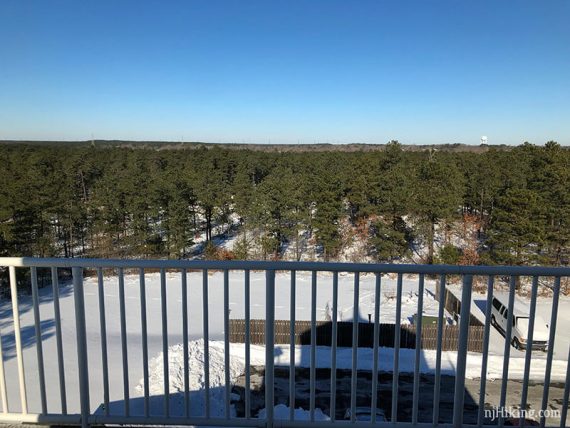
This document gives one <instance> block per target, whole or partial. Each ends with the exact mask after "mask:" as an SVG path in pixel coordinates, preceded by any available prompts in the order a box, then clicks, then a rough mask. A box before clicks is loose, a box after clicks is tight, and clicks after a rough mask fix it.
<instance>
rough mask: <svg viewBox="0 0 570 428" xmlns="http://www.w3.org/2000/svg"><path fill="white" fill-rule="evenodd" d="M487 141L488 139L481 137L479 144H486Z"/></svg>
mask: <svg viewBox="0 0 570 428" xmlns="http://www.w3.org/2000/svg"><path fill="white" fill-rule="evenodd" d="M487 141H488V138H487V137H486V136H485V135H483V136H482V137H481V144H487Z"/></svg>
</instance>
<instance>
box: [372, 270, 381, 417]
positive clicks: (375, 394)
mask: <svg viewBox="0 0 570 428" xmlns="http://www.w3.org/2000/svg"><path fill="white" fill-rule="evenodd" d="M380 281H381V275H380V273H377V274H376V289H375V291H374V342H373V345H372V346H373V348H374V349H373V351H372V355H373V356H372V360H373V361H372V400H371V405H370V407H371V409H370V411H371V422H372V423H375V422H376V408H377V407H378V351H379V348H380V287H381V282H380Z"/></svg>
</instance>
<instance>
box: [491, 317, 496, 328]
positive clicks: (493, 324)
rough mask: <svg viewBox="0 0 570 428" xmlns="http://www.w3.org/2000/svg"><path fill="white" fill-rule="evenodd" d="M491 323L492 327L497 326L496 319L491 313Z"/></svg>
mask: <svg viewBox="0 0 570 428" xmlns="http://www.w3.org/2000/svg"><path fill="white" fill-rule="evenodd" d="M491 325H492V326H493V327H497V320H496V319H495V315H491Z"/></svg>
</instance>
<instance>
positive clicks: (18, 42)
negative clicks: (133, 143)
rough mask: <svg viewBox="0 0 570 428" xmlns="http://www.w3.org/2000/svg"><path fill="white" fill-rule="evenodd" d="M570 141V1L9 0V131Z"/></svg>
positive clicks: (1, 97) (1, 18) (0, 59)
mask: <svg viewBox="0 0 570 428" xmlns="http://www.w3.org/2000/svg"><path fill="white" fill-rule="evenodd" d="M92 135H93V136H94V138H101V139H103V138H104V139H136V140H174V141H179V140H181V139H184V140H185V141H209V142H254V143H264V142H269V141H270V142H272V143H296V142H298V141H299V142H301V143H312V142H315V141H316V142H330V143H336V142H369V143H383V142H386V141H388V140H390V139H398V140H400V141H401V142H403V143H417V144H428V143H455V142H462V143H470V144H475V143H479V137H480V136H481V135H488V137H489V142H490V143H495V144H499V143H506V144H519V143H521V142H522V141H524V140H528V141H530V142H533V143H537V144H541V143H543V142H545V141H547V140H549V139H555V140H557V141H559V142H560V143H562V144H570V1H567V0H553V1H546V2H543V1H535V0H533V1H513V2H511V1H496V0H493V1H474V0H473V1H471V0H461V1H458V0H453V1H425V0H421V1H420V0H418V1H405V0H404V1H402V0H398V1H391V2H388V1H380V0H378V1H353V0H345V1H334V0H323V1H316V0H311V1H280V2H273V1H246V0H236V1H223V2H222V1H211V0H204V1H202V2H198V1H141V0H137V1H115V0H112V1H99V0H98V1H75V0H74V1H71V0H70V1H51V0H50V1H45V0H42V1H23V0H2V1H0V139H27V138H30V139H66V140H73V139H80V140H85V139H90V138H91V137H92Z"/></svg>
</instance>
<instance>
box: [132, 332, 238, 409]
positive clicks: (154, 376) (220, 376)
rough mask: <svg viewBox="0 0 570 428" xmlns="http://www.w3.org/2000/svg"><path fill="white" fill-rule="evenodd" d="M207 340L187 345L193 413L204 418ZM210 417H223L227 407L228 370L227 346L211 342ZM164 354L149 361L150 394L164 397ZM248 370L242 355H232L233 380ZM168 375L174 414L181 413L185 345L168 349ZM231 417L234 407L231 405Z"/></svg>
mask: <svg viewBox="0 0 570 428" xmlns="http://www.w3.org/2000/svg"><path fill="white" fill-rule="evenodd" d="M204 357H205V356H204V340H203V339H200V340H194V341H191V342H189V343H188V368H189V381H190V382H189V390H190V392H191V396H190V414H191V415H192V416H202V415H204V414H205V404H204V402H205V392H204V391H205V387H206V382H205V373H204V361H205V358H204ZM209 362H210V370H209V372H210V415H211V416H212V417H224V416H225V415H224V408H225V367H224V343H223V342H210V348H209ZM163 370H164V369H163V354H162V353H160V354H159V355H158V356H157V357H155V358H153V359H152V360H150V361H149V395H151V396H153V395H157V396H161V395H163V394H164V379H163V377H164V376H163ZM244 371H245V363H244V360H243V359H242V358H241V356H238V355H232V358H230V379H231V381H232V382H233V381H235V379H236V378H237V377H238V376H239V375H241V374H242V373H243V372H244ZM168 375H169V391H170V394H171V408H172V410H173V413H174V414H177V413H180V410H181V409H182V411H183V408H184V347H183V345H182V344H178V345H174V346H171V347H170V348H168ZM143 382H144V380H143V379H141V380H140V382H139V384H138V385H137V387H136V392H137V393H138V394H140V395H141V396H142V395H144V383H143ZM231 412H232V416H235V408H234V407H233V406H231Z"/></svg>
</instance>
